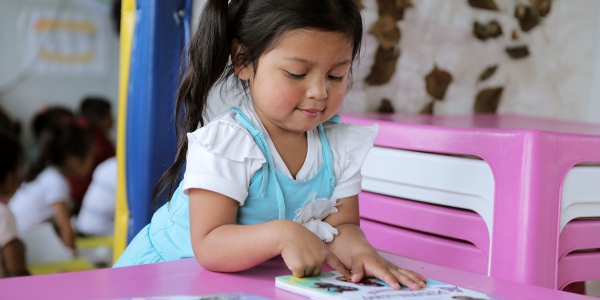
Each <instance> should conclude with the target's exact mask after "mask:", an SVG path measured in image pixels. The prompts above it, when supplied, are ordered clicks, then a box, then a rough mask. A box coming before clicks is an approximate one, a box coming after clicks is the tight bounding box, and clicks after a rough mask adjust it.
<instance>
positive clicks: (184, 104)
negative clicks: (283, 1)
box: [152, 0, 241, 205]
mask: <svg viewBox="0 0 600 300" xmlns="http://www.w3.org/2000/svg"><path fill="white" fill-rule="evenodd" d="M227 2H228V1H227V0H208V1H207V2H206V5H205V6H204V10H203V11H202V14H201V15H200V22H199V24H198V30H197V31H196V33H195V34H194V36H193V37H192V39H191V41H190V45H189V50H188V58H189V62H188V66H187V69H186V70H185V71H183V76H182V78H181V83H180V84H179V88H178V90H177V99H176V101H175V134H176V137H177V151H176V154H175V161H174V162H173V164H172V165H171V166H170V167H169V169H167V171H166V172H165V173H164V174H163V176H162V177H161V178H160V179H159V180H158V183H157V184H156V187H155V188H154V191H153V192H152V202H153V204H154V205H156V203H157V198H158V196H159V195H160V194H161V193H163V192H164V191H165V189H167V187H168V195H171V194H172V193H173V190H174V186H175V181H176V180H177V179H178V178H179V174H180V173H181V169H182V168H183V164H184V163H185V156H186V153H187V146H188V145H187V136H186V133H188V132H193V131H195V130H196V129H197V128H198V127H202V126H204V117H203V115H204V113H205V111H206V104H207V101H208V94H209V93H210V90H211V89H212V87H213V86H214V85H215V84H216V83H217V82H219V81H221V80H223V79H224V78H226V77H224V76H222V75H223V73H224V71H225V68H226V67H227V62H228V60H229V56H230V54H231V37H230V34H229V30H228V23H229V16H228V4H227ZM232 2H241V1H232Z"/></svg>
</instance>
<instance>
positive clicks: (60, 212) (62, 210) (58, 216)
mask: <svg viewBox="0 0 600 300" xmlns="http://www.w3.org/2000/svg"><path fill="white" fill-rule="evenodd" d="M52 209H53V210H54V220H55V221H56V227H58V232H59V234H60V238H61V239H62V241H63V243H65V245H66V246H67V247H69V248H70V249H73V250H74V249H75V233H74V232H73V228H72V227H71V214H70V213H69V208H68V207H67V203H66V202H64V201H59V202H55V203H54V204H52Z"/></svg>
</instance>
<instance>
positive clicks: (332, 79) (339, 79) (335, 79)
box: [328, 75, 344, 81]
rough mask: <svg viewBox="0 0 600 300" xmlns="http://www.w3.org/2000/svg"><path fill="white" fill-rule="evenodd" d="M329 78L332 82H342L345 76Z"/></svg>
mask: <svg viewBox="0 0 600 300" xmlns="http://www.w3.org/2000/svg"><path fill="white" fill-rule="evenodd" d="M328 77H329V80H331V81H342V79H344V76H340V77H337V76H332V75H329V76H328Z"/></svg>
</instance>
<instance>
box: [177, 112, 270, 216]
mask: <svg viewBox="0 0 600 300" xmlns="http://www.w3.org/2000/svg"><path fill="white" fill-rule="evenodd" d="M234 122H235V121H234ZM187 137H188V152H187V161H186V170H185V174H184V183H183V192H184V193H185V194H188V190H189V189H191V188H199V189H205V190H209V191H213V192H216V193H219V194H222V195H225V196H227V197H230V198H232V199H234V200H236V201H238V202H240V205H244V201H245V199H246V197H247V196H248V186H249V184H250V179H251V178H252V176H254V173H255V172H256V171H257V170H258V169H259V168H260V167H261V166H262V164H263V163H264V162H266V159H265V157H264V155H263V154H262V152H261V151H260V149H259V148H258V146H257V145H256V143H255V142H254V139H253V138H252V136H251V135H250V133H248V131H247V130H246V129H245V128H243V127H242V126H240V125H239V124H235V123H233V122H227V121H215V122H212V123H210V124H208V125H206V126H205V127H202V128H199V129H198V130H196V131H194V132H192V133H188V134H187Z"/></svg>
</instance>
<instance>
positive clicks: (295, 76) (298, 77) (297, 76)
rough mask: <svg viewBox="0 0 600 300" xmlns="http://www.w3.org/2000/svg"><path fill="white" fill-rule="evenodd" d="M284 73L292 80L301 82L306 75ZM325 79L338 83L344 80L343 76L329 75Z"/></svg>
mask: <svg viewBox="0 0 600 300" xmlns="http://www.w3.org/2000/svg"><path fill="white" fill-rule="evenodd" d="M286 73H287V76H288V77H289V78H291V79H294V80H302V79H303V78H304V77H306V74H294V73H291V72H287V71H286ZM327 78H328V79H329V80H331V81H335V82H339V81H342V79H344V76H333V75H329V76H327Z"/></svg>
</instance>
